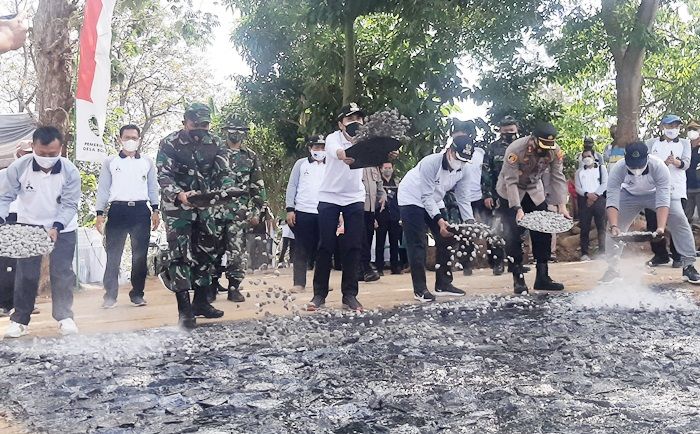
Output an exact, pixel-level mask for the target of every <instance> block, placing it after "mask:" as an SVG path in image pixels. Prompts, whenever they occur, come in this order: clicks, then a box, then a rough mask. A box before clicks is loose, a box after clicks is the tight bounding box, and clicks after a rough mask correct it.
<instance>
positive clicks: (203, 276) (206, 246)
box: [156, 103, 233, 329]
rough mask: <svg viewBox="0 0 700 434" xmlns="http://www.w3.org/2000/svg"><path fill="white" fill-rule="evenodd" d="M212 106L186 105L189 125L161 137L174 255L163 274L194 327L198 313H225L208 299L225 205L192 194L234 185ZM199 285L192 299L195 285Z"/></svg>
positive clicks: (185, 322)
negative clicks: (193, 199)
mask: <svg viewBox="0 0 700 434" xmlns="http://www.w3.org/2000/svg"><path fill="white" fill-rule="evenodd" d="M210 121H211V117H210V112H209V108H208V107H207V106H206V105H204V104H198V103H195V104H192V105H191V106H189V107H188V108H187V110H186V111H185V119H184V121H183V126H184V128H183V129H182V130H180V131H177V132H175V133H172V134H170V135H169V136H167V137H166V138H164V139H163V140H162V141H161V143H160V148H159V150H158V156H157V158H156V167H157V168H158V183H159V184H160V187H161V210H162V211H161V212H162V214H163V221H164V223H165V227H166V232H167V239H168V249H169V252H168V256H167V259H166V261H165V262H164V264H163V266H162V268H161V273H160V277H161V279H162V281H163V283H164V284H165V285H166V286H167V287H168V289H170V290H171V291H173V292H175V295H176V297H177V305H178V313H179V319H180V325H181V326H182V327H184V328H187V329H191V328H194V326H195V324H196V322H195V316H204V317H206V318H219V317H221V316H223V314H224V313H223V312H222V311H220V310H217V309H215V308H214V307H213V306H212V305H211V304H209V302H208V301H207V294H208V293H209V292H210V287H211V285H212V280H211V275H212V274H214V272H215V271H216V263H217V262H216V261H217V260H218V259H219V254H218V251H219V243H220V242H219V238H218V235H219V232H220V230H219V228H218V226H217V222H218V221H219V220H221V218H222V217H223V215H224V211H225V209H224V208H223V207H221V206H218V207H207V208H196V207H194V206H193V205H191V204H190V203H189V202H188V197H190V196H192V195H194V194H195V193H197V192H202V193H205V192H212V191H219V190H224V189H228V188H230V187H232V186H233V178H232V172H231V169H230V168H229V165H228V159H227V156H226V152H225V150H224V149H222V148H221V146H220V144H219V140H218V139H217V138H216V137H214V136H212V135H211V134H210V133H209V123H210ZM190 290H193V291H194V300H193V302H192V303H191V304H190V295H189V291H190Z"/></svg>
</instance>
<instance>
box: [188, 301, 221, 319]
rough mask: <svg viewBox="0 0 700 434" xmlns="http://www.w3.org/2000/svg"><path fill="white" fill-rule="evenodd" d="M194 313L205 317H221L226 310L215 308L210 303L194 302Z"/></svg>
mask: <svg viewBox="0 0 700 434" xmlns="http://www.w3.org/2000/svg"><path fill="white" fill-rule="evenodd" d="M192 314H193V315H194V316H202V317H204V318H221V317H222V316H224V311H223V310H219V309H217V308H215V307H214V306H212V305H211V304H209V303H194V304H193V305H192Z"/></svg>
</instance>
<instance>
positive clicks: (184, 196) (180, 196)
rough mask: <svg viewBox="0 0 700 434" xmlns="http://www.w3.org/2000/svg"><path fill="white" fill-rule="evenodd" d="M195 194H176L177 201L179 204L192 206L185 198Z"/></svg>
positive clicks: (187, 192)
mask: <svg viewBox="0 0 700 434" xmlns="http://www.w3.org/2000/svg"><path fill="white" fill-rule="evenodd" d="M193 194H195V192H194V191H181V192H179V193H178V194H177V200H179V201H180V203H181V204H183V205H187V206H193V205H192V204H191V203H190V202H189V201H188V200H187V198H188V197H190V196H192V195H193Z"/></svg>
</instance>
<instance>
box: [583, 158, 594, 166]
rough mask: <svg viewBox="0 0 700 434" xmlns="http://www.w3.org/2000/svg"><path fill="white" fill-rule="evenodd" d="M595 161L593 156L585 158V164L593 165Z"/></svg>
mask: <svg viewBox="0 0 700 434" xmlns="http://www.w3.org/2000/svg"><path fill="white" fill-rule="evenodd" d="M593 163H595V160H594V159H593V157H584V158H583V164H584V166H592V165H593Z"/></svg>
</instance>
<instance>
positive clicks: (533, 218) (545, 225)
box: [518, 211, 574, 234]
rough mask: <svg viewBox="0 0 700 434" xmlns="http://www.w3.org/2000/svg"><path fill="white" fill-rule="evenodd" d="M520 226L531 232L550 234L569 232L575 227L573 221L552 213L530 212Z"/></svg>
mask: <svg viewBox="0 0 700 434" xmlns="http://www.w3.org/2000/svg"><path fill="white" fill-rule="evenodd" d="M518 224H519V225H520V226H522V227H524V228H526V229H529V230H531V231H535V232H544V233H550V234H559V233H562V232H568V231H570V230H571V228H572V227H574V221H573V220H569V219H567V218H566V217H564V216H562V215H561V214H559V213H555V212H551V211H533V212H529V213H527V214H525V217H524V218H523V219H522V220H520V222H519V223H518Z"/></svg>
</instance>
